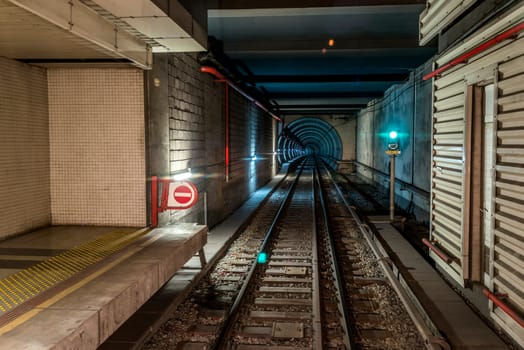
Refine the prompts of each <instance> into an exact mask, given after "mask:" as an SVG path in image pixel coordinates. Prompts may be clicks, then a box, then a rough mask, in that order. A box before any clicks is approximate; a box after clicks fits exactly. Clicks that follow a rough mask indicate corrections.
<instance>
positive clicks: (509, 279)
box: [490, 39, 524, 342]
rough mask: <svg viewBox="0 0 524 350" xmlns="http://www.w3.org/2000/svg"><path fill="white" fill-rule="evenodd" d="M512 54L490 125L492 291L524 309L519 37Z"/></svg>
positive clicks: (523, 68)
mask: <svg viewBox="0 0 524 350" xmlns="http://www.w3.org/2000/svg"><path fill="white" fill-rule="evenodd" d="M518 41H520V42H521V43H520V47H518V48H516V49H515V54H520V56H518V57H516V58H514V59H512V60H510V61H507V62H505V63H502V64H500V66H499V70H498V72H499V82H498V90H497V91H498V99H497V107H498V116H497V124H496V135H497V139H496V145H495V147H496V157H495V179H496V181H495V191H494V192H495V193H496V198H495V205H494V208H493V210H494V216H493V220H494V232H493V236H494V238H493V242H492V246H493V253H492V254H491V257H492V261H491V264H492V269H491V276H490V277H491V280H492V286H491V287H492V290H493V291H494V292H496V293H506V294H507V295H508V297H507V298H506V299H505V302H506V303H507V304H508V305H509V306H510V307H511V308H512V309H513V310H515V311H516V312H517V313H520V314H521V315H522V314H524V274H523V273H522V271H524V259H523V256H524V250H523V248H522V247H524V169H523V167H522V165H523V164H524V137H522V135H524V103H523V102H522V99H524V64H523V63H524V42H523V41H524V40H522V39H520V40H518ZM491 311H492V316H493V317H494V319H495V320H496V321H497V322H498V323H499V324H500V325H501V326H503V327H504V328H506V329H507V330H508V331H509V333H510V334H511V335H512V336H513V337H515V338H516V339H517V340H518V341H520V342H523V341H524V331H522V329H521V328H520V327H518V326H517V327H516V324H515V322H514V321H512V320H511V319H509V318H508V317H506V316H505V315H504V314H502V313H501V312H500V311H501V310H499V309H498V308H496V307H495V306H494V305H491Z"/></svg>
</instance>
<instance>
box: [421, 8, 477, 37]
mask: <svg viewBox="0 0 524 350" xmlns="http://www.w3.org/2000/svg"><path fill="white" fill-rule="evenodd" d="M476 1H477V0H463V1H455V0H432V1H428V3H427V8H426V10H425V11H424V12H422V14H421V15H420V44H421V45H425V44H427V43H428V42H429V41H430V40H431V39H433V38H434V37H435V36H436V35H437V34H438V33H439V32H441V31H442V30H443V29H444V28H445V27H446V26H448V25H449V24H450V23H451V22H453V21H454V20H455V19H456V18H457V17H459V16H460V15H461V14H462V13H464V11H466V10H467V9H468V8H469V7H470V6H471V5H473V4H474V3H475V2H476Z"/></svg>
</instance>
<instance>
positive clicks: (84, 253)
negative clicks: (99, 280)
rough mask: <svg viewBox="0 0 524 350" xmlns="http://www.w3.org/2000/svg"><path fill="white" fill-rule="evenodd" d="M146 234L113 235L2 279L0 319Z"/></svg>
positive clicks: (84, 244) (124, 233) (97, 239)
mask: <svg viewBox="0 0 524 350" xmlns="http://www.w3.org/2000/svg"><path fill="white" fill-rule="evenodd" d="M146 232H148V230H138V231H135V232H129V231H128V232H124V231H112V232H109V233H107V234H104V235H101V236H99V237H97V238H96V239H94V240H92V241H89V242H86V243H83V244H81V245H79V246H77V247H74V248H72V249H70V250H68V251H66V252H63V253H61V254H58V255H56V256H53V257H51V258H49V259H46V260H44V261H42V262H40V263H37V264H36V265H34V266H31V267H29V268H27V269H25V270H21V271H19V272H17V273H15V274H12V275H10V276H8V277H5V278H2V279H0V317H1V316H3V315H4V314H5V313H9V312H10V311H12V310H13V309H14V308H16V307H17V306H19V305H21V304H24V303H26V302H28V301H30V300H31V299H33V298H35V297H37V296H39V295H41V294H42V293H43V292H45V291H48V290H49V289H51V288H53V287H54V286H56V285H57V284H59V283H61V282H63V281H65V280H67V279H69V278H70V277H72V276H74V275H76V274H78V273H79V272H82V271H84V270H86V269H87V268H88V267H90V266H92V265H94V264H96V263H98V262H100V261H102V260H104V259H105V258H107V257H108V256H110V255H112V254H114V253H115V252H117V251H119V250H121V249H122V248H124V247H126V246H127V245H129V244H131V243H132V242H133V241H135V240H136V239H137V238H139V237H141V236H143V235H144V234H145V233H146Z"/></svg>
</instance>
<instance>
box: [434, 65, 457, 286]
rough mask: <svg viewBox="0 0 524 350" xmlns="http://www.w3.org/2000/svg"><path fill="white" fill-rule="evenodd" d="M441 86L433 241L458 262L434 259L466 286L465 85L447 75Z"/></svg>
mask: <svg viewBox="0 0 524 350" xmlns="http://www.w3.org/2000/svg"><path fill="white" fill-rule="evenodd" d="M439 83H440V82H439V80H436V81H435V84H434V86H433V89H434V104H433V158H432V164H433V172H432V193H433V194H432V205H431V207H432V214H431V239H432V240H433V241H435V242H436V244H437V245H438V246H439V247H441V248H442V249H444V250H446V252H447V253H448V254H449V255H450V256H452V257H453V258H455V262H454V263H453V264H451V265H448V264H447V263H445V262H444V261H442V260H440V259H439V258H438V257H433V258H434V259H435V261H436V263H437V264H439V265H440V266H441V267H442V268H443V269H444V270H446V271H447V272H448V273H449V274H450V275H451V276H452V277H453V278H454V279H455V280H456V281H457V282H458V283H460V284H462V283H463V278H462V268H461V265H462V262H461V260H460V257H461V256H462V252H461V247H462V243H461V242H462V220H461V218H462V213H463V203H464V198H463V196H462V186H463V177H464V176H463V175H464V157H463V154H464V135H465V133H464V131H465V123H464V113H465V111H464V99H465V85H464V80H463V79H462V77H461V76H460V75H456V76H449V75H448V76H445V82H444V83H440V84H439Z"/></svg>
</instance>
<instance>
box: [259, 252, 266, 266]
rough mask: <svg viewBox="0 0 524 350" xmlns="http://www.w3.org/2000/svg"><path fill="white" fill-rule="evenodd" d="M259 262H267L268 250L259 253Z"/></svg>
mask: <svg viewBox="0 0 524 350" xmlns="http://www.w3.org/2000/svg"><path fill="white" fill-rule="evenodd" d="M257 263H259V264H265V263H267V253H266V252H260V253H258V257H257Z"/></svg>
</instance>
